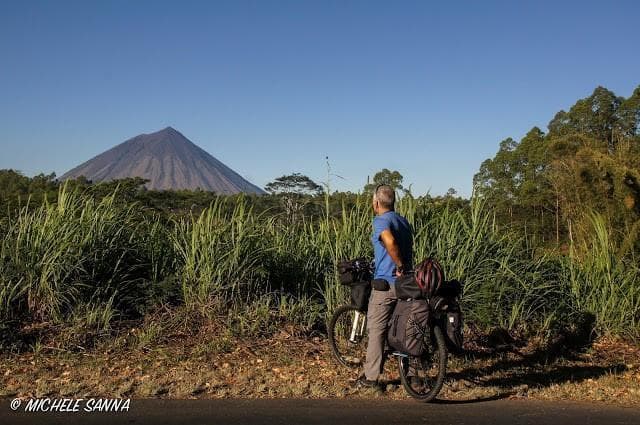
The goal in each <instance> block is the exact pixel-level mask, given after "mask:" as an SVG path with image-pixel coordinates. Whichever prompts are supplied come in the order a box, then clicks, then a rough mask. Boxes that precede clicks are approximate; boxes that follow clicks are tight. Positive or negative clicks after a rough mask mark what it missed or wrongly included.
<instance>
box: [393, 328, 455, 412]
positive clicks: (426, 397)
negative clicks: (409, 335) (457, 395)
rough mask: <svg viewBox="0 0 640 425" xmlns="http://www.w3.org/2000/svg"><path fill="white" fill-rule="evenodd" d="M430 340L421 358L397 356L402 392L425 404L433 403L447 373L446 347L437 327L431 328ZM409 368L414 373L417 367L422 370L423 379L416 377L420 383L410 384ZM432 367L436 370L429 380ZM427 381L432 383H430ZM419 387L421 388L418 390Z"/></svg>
mask: <svg viewBox="0 0 640 425" xmlns="http://www.w3.org/2000/svg"><path fill="white" fill-rule="evenodd" d="M430 339H431V343H430V344H428V347H429V349H428V352H427V353H425V354H424V355H423V356H420V357H416V356H398V371H399V372H400V381H401V382H402V386H403V388H404V390H405V391H406V392H407V394H409V395H410V396H411V397H413V398H414V399H416V400H418V401H422V402H425V403H428V402H430V401H433V400H434V399H435V398H436V396H437V395H438V393H439V392H440V390H441V389H442V385H443V384H444V378H445V375H446V373H447V345H446V342H445V339H444V335H443V334H442V330H441V329H440V327H439V326H434V327H433V335H432V336H431V338H430ZM434 345H435V346H434ZM434 355H435V356H437V358H436V359H435V361H434V359H433V356H434ZM411 366H413V367H414V371H415V370H416V368H417V367H419V368H422V369H424V370H423V373H424V374H425V375H426V377H424V378H422V377H420V376H418V378H420V381H421V382H420V383H418V384H417V385H416V383H412V382H411V380H412V379H411V376H408V374H409V369H410V367H411ZM433 366H435V367H436V368H437V370H436V373H435V377H433V378H431V377H430V376H429V375H430V374H429V373H428V372H429V371H430V369H432V368H433ZM415 373H418V372H417V371H416V372H414V374H415ZM418 374H419V373H418ZM429 381H433V382H432V383H430V382H429ZM429 384H430V385H429ZM421 386H423V387H422V388H420V387H421Z"/></svg>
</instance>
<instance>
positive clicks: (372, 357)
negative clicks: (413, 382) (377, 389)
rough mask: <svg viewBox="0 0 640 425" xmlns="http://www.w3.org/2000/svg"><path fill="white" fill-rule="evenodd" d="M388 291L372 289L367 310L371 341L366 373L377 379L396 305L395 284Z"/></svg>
mask: <svg viewBox="0 0 640 425" xmlns="http://www.w3.org/2000/svg"><path fill="white" fill-rule="evenodd" d="M389 286H391V289H389V290H388V291H376V290H375V289H374V290H372V291H371V297H369V310H368V311H367V333H368V335H369V343H368V345H367V356H366V358H365V362H364V375H365V377H366V378H367V379H369V380H371V381H375V380H377V379H378V377H379V376H380V374H381V373H382V370H383V369H384V346H385V341H386V339H387V324H388V322H389V318H390V317H391V314H392V313H393V308H394V307H395V305H396V301H397V300H398V299H397V298H396V288H395V285H389Z"/></svg>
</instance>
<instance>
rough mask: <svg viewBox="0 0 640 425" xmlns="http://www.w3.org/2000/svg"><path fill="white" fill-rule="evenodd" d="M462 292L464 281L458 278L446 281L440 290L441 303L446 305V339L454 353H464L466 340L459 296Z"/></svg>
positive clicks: (448, 346)
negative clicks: (463, 345)
mask: <svg viewBox="0 0 640 425" xmlns="http://www.w3.org/2000/svg"><path fill="white" fill-rule="evenodd" d="M461 293H462V283H460V282H459V281H457V280H449V281H446V282H444V284H443V285H442V286H441V287H440V289H439V291H438V295H437V297H438V298H441V301H440V302H441V303H443V305H445V316H444V321H445V323H444V326H445V329H444V330H445V332H444V339H445V341H446V343H447V348H448V349H449V352H450V353H452V354H458V355H459V354H462V353H463V348H462V344H463V342H464V338H463V334H462V329H463V324H464V321H463V316H462V310H461V309H460V304H459V302H458V297H459V296H460V295H461Z"/></svg>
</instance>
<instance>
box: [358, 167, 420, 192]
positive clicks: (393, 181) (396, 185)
mask: <svg viewBox="0 0 640 425" xmlns="http://www.w3.org/2000/svg"><path fill="white" fill-rule="evenodd" d="M403 179H404V178H403V177H402V174H400V172H398V171H395V170H394V171H391V170H389V169H387V168H383V169H382V170H380V171H378V172H377V173H376V174H375V175H374V176H373V182H371V183H367V184H366V185H365V186H364V191H365V192H366V193H373V191H374V190H375V189H376V187H377V186H379V185H381V184H388V185H389V186H391V187H392V188H393V190H395V191H396V193H397V192H399V191H400V192H402V193H403V194H405V195H408V194H410V193H411V191H410V190H409V189H408V188H405V187H404V186H402V180H403Z"/></svg>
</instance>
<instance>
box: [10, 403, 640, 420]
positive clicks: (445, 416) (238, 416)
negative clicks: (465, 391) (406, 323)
mask: <svg viewBox="0 0 640 425" xmlns="http://www.w3.org/2000/svg"><path fill="white" fill-rule="evenodd" d="M0 401H2V402H3V405H2V408H0V423H2V424H7V425H9V424H16V425H20V424H32V423H33V424H35V423H38V424H49V423H52V424H64V425H73V424H93V423H96V424H109V425H116V424H149V425H151V424H184V425H198V424H239V425H243V424H246V425H258V424H269V425H277V424H296V425H306V424H329V425H346V424H357V425H360V424H362V425H376V424H384V425H394V424H429V425H437V424H451V425H466V424H469V425H471V424H473V425H516V424H532V425H543V424H551V425H554V424H557V425H571V424H576V425H591V424H594V425H595V424H603V425H618V424H620V425H622V424H624V425H627V424H628V425H640V409H638V408H620V407H609V406H603V405H599V404H583V403H582V404H578V403H557V402H538V401H527V400H522V401H520V400H498V401H487V402H476V403H444V402H443V403H436V404H420V403H417V402H414V401H409V400H408V401H385V400H382V401H381V400H366V401H363V400H291V399H282V400H137V399H135V400H131V404H130V408H129V411H128V412H120V413H96V412H92V413H85V412H78V413H48V414H45V413H31V412H24V410H22V409H18V410H17V411H15V412H14V411H12V410H11V409H10V400H0ZM22 407H24V405H23V406H22ZM81 410H82V409H81Z"/></svg>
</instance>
